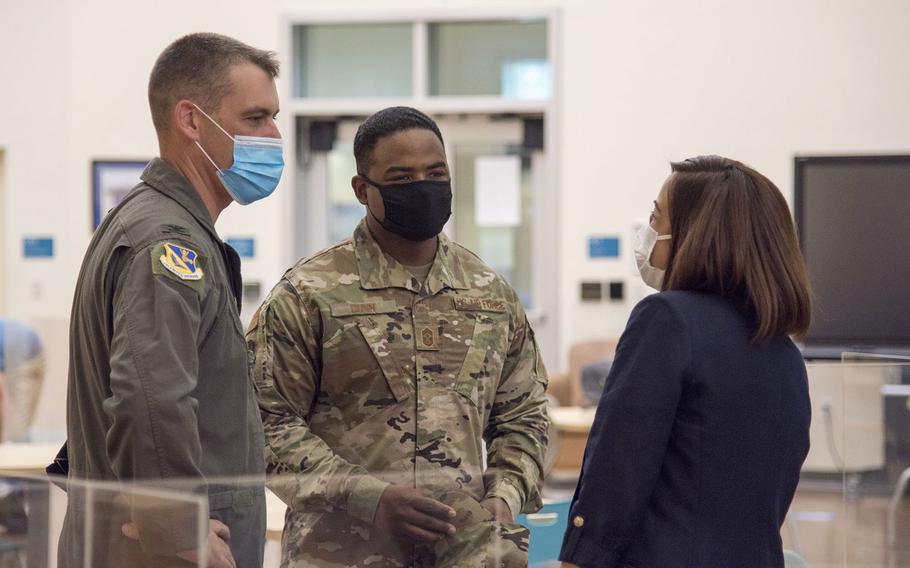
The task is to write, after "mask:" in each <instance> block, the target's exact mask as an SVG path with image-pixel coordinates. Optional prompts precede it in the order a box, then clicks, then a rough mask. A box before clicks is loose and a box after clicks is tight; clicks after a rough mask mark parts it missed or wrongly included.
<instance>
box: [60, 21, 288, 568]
mask: <svg viewBox="0 0 910 568" xmlns="http://www.w3.org/2000/svg"><path fill="white" fill-rule="evenodd" d="M277 74H278V62H277V61H276V59H275V57H274V54H273V53H271V52H267V51H262V50H260V49H255V48H253V47H250V46H248V45H246V44H243V43H241V42H239V41H237V40H234V39H232V38H229V37H225V36H221V35H216V34H192V35H188V36H185V37H183V38H181V39H178V40H177V41H175V42H174V43H172V44H171V45H170V46H169V47H168V48H167V49H165V50H164V52H162V54H161V55H160V57H159V58H158V60H157V62H156V63H155V66H154V68H153V70H152V73H151V78H150V80H149V103H150V106H151V112H152V119H153V122H154V124H155V130H156V131H157V134H158V142H159V147H160V150H161V157H160V158H156V159H154V160H152V161H151V162H150V163H149V165H148V167H147V168H146V169H145V171H144V172H143V174H142V176H141V177H142V182H141V183H140V184H139V185H137V186H136V187H135V188H133V189H132V191H131V192H130V193H129V194H128V195H127V196H126V198H125V199H124V201H123V202H122V203H120V204H119V205H118V206H117V207H116V208H115V209H113V210H112V211H111V212H110V213H108V214H107V216H106V217H105V219H104V221H103V222H102V223H101V225H100V227H99V228H98V230H97V231H96V233H95V235H94V238H93V239H92V242H91V244H90V245H89V248H88V251H87V252H86V255H85V259H84V261H83V265H82V270H81V272H80V274H79V279H78V282H77V286H76V293H75V298H74V300H73V311H72V321H71V336H70V346H71V349H70V365H69V384H68V400H67V434H68V438H69V439H68V453H69V456H68V457H69V478H70V480H77V479H89V480H102V481H133V480H136V481H139V482H141V484H143V485H145V486H148V485H152V486H155V487H158V488H163V489H177V490H186V489H187V488H188V486H191V487H192V488H193V490H195V492H197V493H198V494H200V495H202V496H206V497H207V498H206V499H204V500H203V501H202V502H203V503H205V504H206V505H207V507H206V510H205V511H203V513H204V516H201V519H206V518H208V519H209V524H208V534H207V536H206V537H205V539H204V540H202V541H200V540H199V537H197V534H199V533H198V531H197V526H198V524H199V522H200V516H199V507H198V506H197V507H195V509H194V508H193V507H186V508H181V507H179V506H177V505H176V503H174V504H168V503H162V502H161V499H160V498H159V499H157V500H156V499H151V500H137V499H133V498H130V497H129V496H128V497H127V498H126V499H120V498H118V499H114V498H112V497H105V496H106V495H109V493H110V492H104V491H100V490H99V491H97V492H95V493H94V495H95V496H96V499H95V500H94V501H93V502H91V503H89V502H88V501H89V497H90V494H89V492H87V491H84V490H81V489H80V488H81V487H82V486H81V485H80V484H79V483H75V482H74V483H71V484H70V486H69V490H68V497H69V505H68V508H67V514H66V519H65V523H64V529H63V533H62V536H61V541H60V550H59V557H60V562H59V563H60V565H61V566H80V567H81V566H93V567H117V568H121V567H125V566H129V567H156V568H158V567H167V566H188V565H190V564H192V565H196V564H197V563H199V562H200V561H201V557H203V556H205V557H207V565H208V566H209V567H213V568H215V567H217V568H232V567H236V566H241V567H248V566H261V565H262V558H263V546H264V542H265V497H264V488H263V484H264V473H265V471H264V470H265V468H264V464H263V461H262V455H263V443H264V440H263V433H262V423H261V419H260V415H259V410H258V407H257V404H256V399H255V395H254V391H253V384H252V381H251V378H250V374H249V358H248V354H247V350H246V342H245V340H244V337H243V328H242V325H241V323H240V319H239V310H240V298H241V280H240V261H239V257H238V255H237V253H236V252H235V251H234V250H233V249H232V248H231V247H230V246H228V245H227V244H225V243H223V242H222V241H221V239H220V238H219V236H218V233H217V232H216V231H215V226H214V223H215V221H216V219H217V218H218V216H219V214H220V213H221V212H222V211H223V210H224V209H225V208H226V207H227V206H228V205H229V204H230V203H231V202H232V201H237V202H239V203H241V204H247V203H251V202H253V201H255V200H257V199H260V198H262V197H265V196H267V195H268V194H270V193H271V192H272V191H274V189H275V187H276V186H277V184H278V180H279V178H280V176H281V171H282V167H283V165H284V161H283V157H282V150H281V135H280V133H279V132H278V128H277V126H276V124H275V120H274V119H275V115H276V114H277V113H278V93H277V90H276V88H275V77H276V76H277ZM248 476H259V477H260V479H261V481H260V484H259V485H258V487H257V486H256V484H255V483H254V484H252V485H244V484H242V483H240V482H239V481H238V479H239V478H241V477H248ZM187 480H189V481H187ZM146 501H148V502H146ZM198 502H199V501H197V503H198ZM146 505H147V507H146ZM202 534H205V533H204V532H203V533H202ZM87 535H92V538H90V539H87V538H86V536H87Z"/></svg>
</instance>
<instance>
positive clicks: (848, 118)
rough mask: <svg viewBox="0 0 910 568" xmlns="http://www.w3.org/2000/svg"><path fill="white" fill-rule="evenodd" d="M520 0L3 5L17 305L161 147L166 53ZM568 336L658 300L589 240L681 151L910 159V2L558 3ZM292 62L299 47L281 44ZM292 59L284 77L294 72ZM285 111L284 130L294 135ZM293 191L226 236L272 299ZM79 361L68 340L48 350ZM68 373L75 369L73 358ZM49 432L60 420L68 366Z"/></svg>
mask: <svg viewBox="0 0 910 568" xmlns="http://www.w3.org/2000/svg"><path fill="white" fill-rule="evenodd" d="M529 5H531V4H530V3H529V2H517V1H513V0H496V1H478V0H472V1H466V0H446V1H445V2H443V1H441V0H438V1H436V0H434V1H431V2H428V1H417V0H412V1H403V0H397V1H390V0H369V1H367V0H338V1H335V2H319V1H317V0H299V1H292V0H285V1H280V0H273V1H271V2H268V1H266V2H256V3H250V2H240V1H238V0H228V1H219V2H216V1H214V0H197V1H193V2H186V1H176V0H163V1H159V2H155V3H144V4H142V3H133V2H119V1H114V0H82V1H78V2H76V1H75V0H69V1H63V0H60V1H57V2H52V1H47V0H46V1H31V0H30V1H25V0H19V1H15V2H14V1H13V0H5V1H4V2H2V3H0V77H3V85H4V88H2V89H0V147H4V148H5V149H6V172H7V173H6V181H7V210H6V217H5V218H4V219H3V231H4V234H5V236H6V252H7V255H6V259H7V262H6V265H5V266H3V267H0V268H2V278H4V279H5V283H6V285H7V286H6V289H7V297H6V300H7V306H9V310H10V313H11V315H13V316H17V317H22V318H26V319H28V318H41V319H56V320H58V321H60V322H64V324H65V320H66V318H67V317H68V313H69V306H70V301H71V298H72V291H73V285H74V282H75V278H76V275H77V272H78V268H79V264H80V262H81V258H82V254H83V252H84V250H85V247H86V245H87V243H88V240H89V238H90V226H89V225H90V221H89V219H90V217H89V215H90V199H89V191H90V187H89V186H90V178H89V167H90V163H91V160H92V159H99V158H113V159H126V158H145V157H150V156H153V155H155V154H156V152H157V147H156V142H155V138H154V133H153V130H152V126H151V121H150V118H149V113H148V109H147V103H146V95H145V89H146V83H147V80H148V73H149V71H150V69H151V66H152V64H153V62H154V59H155V57H156V56H157V55H158V53H159V52H160V51H161V49H163V47H164V46H165V45H167V44H168V43H169V42H170V41H172V40H173V39H175V38H176V37H178V36H180V35H182V34H184V33H188V32H191V31H200V30H207V31H217V32H220V33H225V34H228V35H232V36H235V37H237V38H239V39H241V40H244V41H246V42H248V43H250V44H252V45H255V46H258V47H263V48H269V49H279V48H280V47H281V46H282V43H281V33H283V30H282V29H281V21H282V17H283V16H284V15H287V14H292V13H293V14H301V13H303V14H312V13H316V12H320V11H322V12H325V11H337V10H341V9H345V10H354V11H358V12H361V11H371V12H376V11H383V12H387V13H400V14H401V15H402V16H403V17H407V15H408V11H409V10H421V11H424V10H426V9H428V8H429V9H435V8H438V9H440V10H449V9H459V8H465V7H477V8H478V9H481V10H486V9H490V8H492V7H515V15H516V16H520V15H521V14H522V8H524V7H527V6H529ZM533 5H536V6H541V5H543V6H554V7H559V8H560V9H561V21H562V33H561V45H560V63H561V69H560V70H559V77H558V79H559V85H558V92H559V96H560V106H559V119H560V132H559V137H560V140H561V142H560V144H559V147H558V148H556V149H555V151H556V152H557V153H558V158H559V172H558V182H559V188H558V191H559V195H560V218H561V227H560V235H561V238H560V242H559V250H560V258H559V259H558V260H559V264H558V266H559V268H558V269H559V271H560V274H561V277H560V285H561V298H562V300H561V306H560V312H561V313H560V316H561V318H560V321H561V324H560V325H561V330H560V331H561V344H562V350H563V351H565V349H567V346H568V345H569V344H570V343H571V342H573V341H576V340H579V339H584V338H590V337H599V336H604V335H607V336H610V335H617V334H619V333H620V332H621V330H622V328H623V326H624V324H625V319H626V317H627V315H628V312H629V310H630V309H631V306H632V304H633V300H634V298H637V297H639V296H640V295H641V294H642V293H644V289H643V287H642V286H641V285H639V284H638V283H637V278H636V277H635V275H634V273H633V271H632V264H631V261H630V260H629V256H630V254H631V245H630V243H629V241H628V239H624V240H623V243H622V245H623V246H622V248H623V250H622V252H623V258H622V259H620V260H618V261H617V260H597V261H594V260H590V259H588V258H587V239H588V237H589V236H593V235H602V234H618V235H620V236H622V237H627V236H628V231H629V227H630V226H631V223H632V221H633V220H634V219H636V218H640V217H644V216H645V215H647V213H648V211H649V204H650V201H651V200H652V199H653V198H654V196H655V195H656V193H657V190H658V188H659V187H660V184H661V183H662V181H663V179H664V178H665V177H666V175H667V173H668V171H669V167H668V164H667V162H668V161H669V160H676V159H682V158H684V157H687V156H691V155H695V154H699V153H720V154H725V155H729V156H731V157H734V158H737V159H741V160H743V161H746V162H748V163H750V164H751V165H753V166H755V167H756V168H758V169H759V170H760V171H762V172H763V173H765V174H766V175H768V176H769V177H770V178H771V179H772V180H774V181H775V182H777V183H778V185H779V186H780V187H781V189H782V190H783V191H784V193H785V194H786V195H787V196H788V197H789V195H790V193H791V191H792V179H791V178H792V175H793V173H792V165H791V164H792V159H793V155H794V154H797V153H805V154H808V153H873V152H883V153H885V152H887V153H892V152H910V112H908V111H907V106H908V102H907V101H910V73H908V72H907V62H906V60H907V56H908V54H910V35H908V34H907V33H906V30H905V28H906V23H907V22H908V21H910V2H906V1H905V0H870V1H868V2H863V3H860V2H857V1H854V0H800V1H797V2H793V1H783V0H770V1H766V2H761V3H758V2H725V1H721V0H700V1H692V2H685V3H680V2H672V1H669V0H667V1H660V2H658V1H639V2H616V1H600V0H556V1H554V2H534V3H533ZM281 55H282V59H283V60H284V61H285V63H287V60H288V58H287V54H281ZM289 73H290V69H289V67H287V66H286V67H285V69H284V75H283V77H282V81H285V80H288V79H289ZM287 118H288V117H287V115H285V119H284V120H285V122H284V127H285V128H284V129H285V131H286V132H289V129H288V128H287V126H288V123H287V122H286V121H287ZM288 194H289V192H288V191H286V188H284V187H282V188H279V194H278V195H276V196H275V197H274V198H272V199H269V200H266V201H264V202H263V203H261V204H257V205H254V206H252V207H249V208H240V207H236V206H235V207H231V208H230V209H229V210H228V211H227V212H226V213H225V214H224V215H223V218H222V219H221V220H220V221H219V224H218V226H219V230H220V231H221V233H222V235H224V236H230V235H249V234H255V235H256V236H257V249H258V250H257V253H258V257H257V259H255V260H253V261H251V262H246V263H245V265H244V272H245V276H246V277H247V278H248V279H259V280H261V281H262V283H263V286H264V289H265V290H267V289H268V288H269V287H270V286H271V284H272V283H273V282H274V281H275V280H277V278H278V277H279V276H280V274H281V272H282V271H283V270H284V268H286V266H287V264H288V262H289V256H290V243H289V242H288V240H287V238H285V237H286V235H288V234H290V232H289V231H288V230H287V226H286V225H287V224H288V222H293V220H292V219H290V218H289V215H288V213H287V211H289V210H290V208H289V207H288V197H289V195H288ZM29 234H49V235H52V236H54V237H55V246H56V247H57V256H56V257H55V258H54V259H53V260H51V261H25V260H23V259H22V258H21V239H22V236H24V235H29ZM582 279H598V280H611V279H621V280H624V281H626V283H627V289H628V290H629V295H630V298H631V299H630V300H629V301H626V302H621V303H608V302H607V303H602V304H593V305H592V304H582V303H581V302H579V301H578V300H577V294H578V284H579V281H580V280H582ZM51 348H52V349H53V352H54V354H53V355H52V356H55V357H57V358H58V359H61V361H63V362H64V366H63V367H62V368H65V357H66V346H65V345H62V344H55V345H52V346H51ZM57 368H58V369H60V368H61V367H59V366H58V367H57ZM48 382H49V385H48V387H47V390H46V391H45V392H53V393H55V395H57V396H54V397H46V398H52V399H53V401H52V402H45V403H43V406H42V408H41V410H39V412H40V413H41V414H40V416H39V421H40V425H42V426H45V427H53V426H55V425H56V426H61V425H62V420H63V412H62V393H63V392H64V390H65V377H64V376H63V373H62V371H60V372H55V374H54V376H52V377H49V378H48Z"/></svg>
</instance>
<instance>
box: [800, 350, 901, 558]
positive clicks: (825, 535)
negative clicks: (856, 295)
mask: <svg viewBox="0 0 910 568" xmlns="http://www.w3.org/2000/svg"><path fill="white" fill-rule="evenodd" d="M807 371H808V377H809V394H810V398H811V404H812V426H811V429H810V443H811V448H810V451H809V455H808V457H807V459H806V463H805V464H804V466H803V472H802V476H801V481H800V485H799V488H798V490H797V493H796V497H795V499H794V502H793V505H792V507H791V508H790V512H789V514H788V516H787V522H786V524H785V525H784V530H783V531H782V536H783V540H784V545H785V548H788V549H790V550H792V551H794V552H795V553H797V554H799V556H800V557H801V558H802V560H804V561H805V562H806V564H807V565H808V566H810V567H813V568H816V567H826V568H827V567H848V566H849V567H854V566H856V567H860V566H861V567H863V568H878V567H881V568H895V567H910V497H908V496H907V491H906V490H907V486H908V480H910V357H905V356H899V355H883V354H870V353H843V354H842V356H841V359H840V360H839V361H837V360H832V361H810V362H808V363H807ZM794 566H796V565H795V564H794Z"/></svg>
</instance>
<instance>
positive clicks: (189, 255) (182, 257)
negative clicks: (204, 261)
mask: <svg viewBox="0 0 910 568" xmlns="http://www.w3.org/2000/svg"><path fill="white" fill-rule="evenodd" d="M158 260H159V261H160V262H161V265H162V266H164V268H166V269H167V270H168V271H169V272H171V273H172V274H174V275H176V276H177V277H178V278H180V279H181V280H201V279H202V267H201V266H199V255H198V254H196V251H194V250H192V249H188V248H185V247H182V246H179V245H175V244H173V243H164V247H163V251H162V254H161V256H160V257H159V259H158Z"/></svg>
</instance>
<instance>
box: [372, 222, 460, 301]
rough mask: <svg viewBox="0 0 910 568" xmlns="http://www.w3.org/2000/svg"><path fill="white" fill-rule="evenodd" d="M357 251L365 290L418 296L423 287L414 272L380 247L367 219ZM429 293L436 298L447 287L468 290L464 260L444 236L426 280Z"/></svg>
mask: <svg viewBox="0 0 910 568" xmlns="http://www.w3.org/2000/svg"><path fill="white" fill-rule="evenodd" d="M354 252H355V254H356V255H357V266H358V269H359V271H360V286H361V287H362V288H363V289H364V290H382V289H383V288H404V289H406V290H410V291H411V292H414V293H415V294H419V293H420V290H421V288H422V286H421V283H420V282H418V281H417V280H416V279H415V278H414V277H413V276H412V275H411V272H410V271H409V270H408V269H407V268H405V267H404V266H403V265H402V264H401V263H400V262H398V261H397V260H395V259H394V258H392V257H391V256H389V255H387V254H386V253H384V252H383V251H382V249H381V248H380V247H379V243H377V242H376V239H374V238H373V235H372V234H371V233H370V229H369V228H368V227H367V222H366V219H364V220H362V221H360V224H359V225H357V228H356V229H355V230H354ZM426 288H427V292H429V294H431V295H435V294H437V293H439V292H440V291H442V290H444V289H445V288H452V289H454V290H467V289H468V285H467V275H466V274H465V271H464V267H462V265H461V260H460V259H459V258H458V256H457V255H456V254H455V251H454V249H453V243H452V241H450V240H449V238H448V237H446V236H445V234H443V233H440V234H439V245H438V247H437V249H436V258H435V259H434V260H433V266H431V267H430V273H429V274H428V275H427V281H426Z"/></svg>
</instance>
